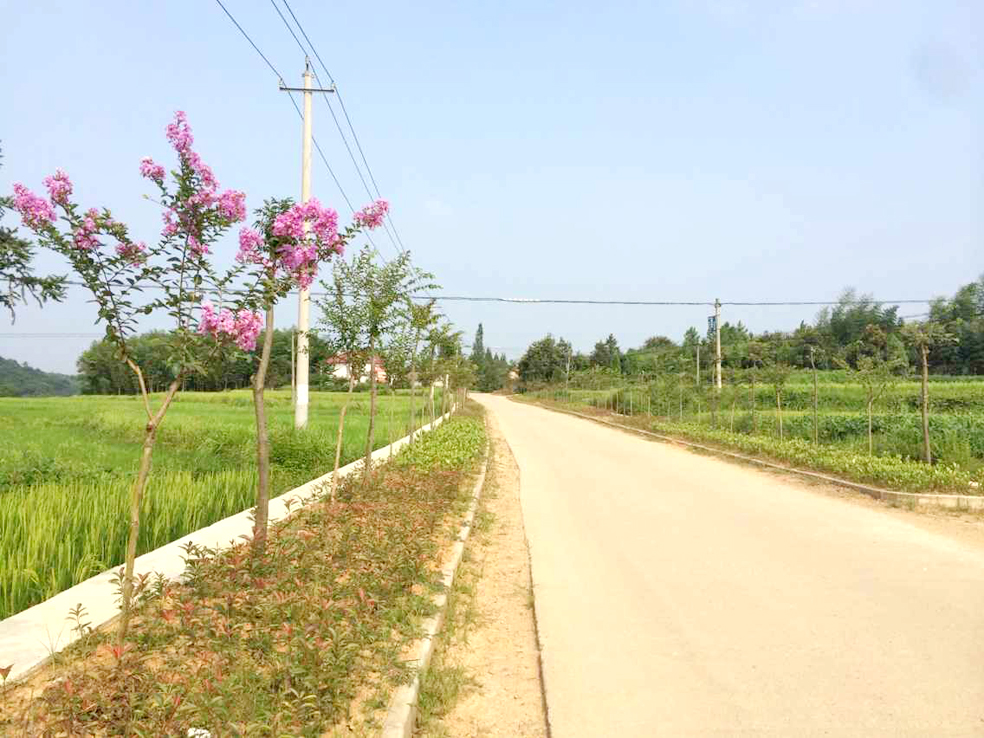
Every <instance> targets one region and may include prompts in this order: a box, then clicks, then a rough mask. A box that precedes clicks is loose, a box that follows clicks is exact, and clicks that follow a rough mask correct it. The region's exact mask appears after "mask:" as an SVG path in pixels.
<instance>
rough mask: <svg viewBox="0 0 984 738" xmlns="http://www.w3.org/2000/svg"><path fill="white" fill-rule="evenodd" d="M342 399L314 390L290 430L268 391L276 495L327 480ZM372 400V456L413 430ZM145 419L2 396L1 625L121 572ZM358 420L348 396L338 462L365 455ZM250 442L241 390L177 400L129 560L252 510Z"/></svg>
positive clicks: (80, 401) (110, 402)
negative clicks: (304, 420) (302, 419)
mask: <svg viewBox="0 0 984 738" xmlns="http://www.w3.org/2000/svg"><path fill="white" fill-rule="evenodd" d="M344 400H345V395H344V393H329V392H314V393H312V394H311V408H310V424H309V427H308V429H307V430H306V431H305V432H303V433H296V432H295V431H294V430H293V420H292V418H293V415H292V408H291V396H290V391H289V390H286V391H268V392H267V408H268V415H269V424H270V441H271V447H270V453H271V466H272V475H271V476H272V490H271V493H272V496H275V495H278V494H281V493H283V492H285V491H287V490H289V489H292V488H293V487H296V486H298V485H300V484H303V483H304V482H306V481H308V480H310V479H312V478H314V477H316V476H319V475H321V474H324V473H326V472H328V471H330V470H331V469H332V467H333V464H334V452H335V439H336V433H337V430H338V416H339V413H340V410H341V407H342V405H343V403H344ZM378 402H379V407H378V411H377V416H376V433H375V437H376V442H375V447H376V448H380V447H382V446H385V445H387V444H388V443H389V442H390V441H391V440H396V439H398V438H400V437H402V436H403V435H405V434H406V433H407V432H408V429H409V427H410V418H409V396H408V395H407V394H406V392H400V393H397V394H391V395H385V394H382V393H381V394H380V396H379V399H378ZM436 402H438V403H439V402H440V398H439V397H438V398H437V400H436ZM416 408H417V413H418V417H417V421H418V422H417V424H418V425H420V424H422V423H426V422H428V421H429V416H427V417H423V416H424V406H423V402H422V400H421V398H419V397H418V398H417V401H416ZM438 412H440V410H439V406H438ZM144 417H145V416H144V411H143V408H142V405H141V401H140V399H139V398H138V397H133V396H110V397H106V396H85V397H65V398H45V399H20V398H0V560H2V561H3V562H4V566H3V568H2V569H0V619H2V618H5V617H8V616H10V615H13V614H14V613H16V612H19V611H20V610H22V609H24V608H26V607H29V606H31V605H33V604H36V603H37V602H40V601H42V600H44V599H46V598H48V597H50V596H52V595H54V594H56V593H58V592H60V591H61V590H63V589H65V588H67V587H70V586H72V585H73V584H76V583H78V582H80V581H83V580H84V579H86V578H87V577H89V576H92V575H93V574H96V573H98V572H100V571H103V570H105V569H107V568H109V567H111V566H115V565H117V564H120V563H121V562H122V560H123V552H124V549H125V544H126V536H127V519H128V517H127V513H126V511H127V509H128V499H129V491H130V485H131V483H132V481H133V476H134V473H135V470H136V468H137V462H138V456H139V451H140V442H141V437H142V424H143V422H144ZM368 420H369V396H368V394H365V393H355V394H354V395H353V401H352V405H351V406H350V408H349V410H348V413H347V415H346V419H345V432H344V438H343V445H342V464H346V463H348V462H351V461H354V460H355V459H357V458H359V457H361V456H362V454H363V453H364V451H365V443H366V432H367V427H368ZM254 438H255V434H254V428H253V406H252V397H251V393H250V392H249V391H246V390H240V391H231V392H224V393H193V392H188V393H182V394H179V395H178V398H177V400H176V401H175V403H174V406H173V408H172V409H171V411H170V412H169V413H168V415H167V417H166V418H165V420H164V423H163V425H162V426H161V430H160V435H159V439H160V440H159V442H158V444H157V447H156V449H155V453H154V468H153V472H152V475H151V479H150V483H149V487H148V491H147V495H146V497H145V499H144V509H143V513H142V522H141V529H140V540H139V544H138V554H140V553H144V552H146V551H150V550H153V549H154V548H156V547H158V546H161V545H163V544H165V543H168V542H170V541H172V540H175V539H176V538H179V537H181V536H182V535H185V534H186V533H189V532H191V531H193V530H196V529H198V528H201V527H203V526H205V525H208V524H210V523H212V522H215V521H217V520H220V519H222V518H224V517H227V516H229V515H232V514H234V513H237V512H240V511H242V510H244V509H246V508H248V507H250V506H251V505H252V503H253V499H254V495H255V484H256V472H255V456H254V455H255V446H254Z"/></svg>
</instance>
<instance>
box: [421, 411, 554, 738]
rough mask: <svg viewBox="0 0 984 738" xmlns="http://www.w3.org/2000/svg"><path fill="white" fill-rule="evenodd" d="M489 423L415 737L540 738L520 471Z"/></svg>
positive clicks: (544, 729)
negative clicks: (469, 525)
mask: <svg viewBox="0 0 984 738" xmlns="http://www.w3.org/2000/svg"><path fill="white" fill-rule="evenodd" d="M487 417H488V423H489V437H490V439H491V441H492V447H491V453H492V459H491V464H490V469H489V477H488V480H487V481H486V485H485V489H484V491H483V493H482V500H481V503H480V507H479V512H478V517H477V519H476V521H477V522H476V527H475V529H474V530H473V531H472V536H471V538H470V539H469V541H468V544H467V546H466V548H465V557H464V559H463V561H462V564H461V568H460V569H459V571H458V576H457V578H456V579H455V587H454V590H453V592H452V594H451V597H450V598H449V610H448V617H447V620H446V622H445V626H444V631H443V633H442V635H441V642H440V645H439V648H438V651H437V653H436V654H435V657H434V660H433V662H432V664H431V668H430V670H429V674H428V677H427V682H426V683H425V686H424V693H423V694H422V696H421V712H420V714H421V728H420V730H419V731H418V732H417V733H416V734H417V735H421V736H428V737H435V736H454V737H455V738H459V736H460V737H462V738H470V737H476V738H477V737H478V736H524V737H526V738H538V737H540V736H543V737H545V736H546V735H547V727H546V716H545V712H544V704H543V692H542V688H541V682H540V660H539V659H540V656H539V648H538V645H537V636H536V625H535V619H534V611H533V594H532V589H531V581H530V564H529V552H528V548H527V543H526V534H525V530H524V527H523V514H522V509H521V507H520V499H519V467H518V466H517V465H516V460H515V459H514V457H513V454H512V451H511V450H510V448H509V444H508V443H507V442H506V439H505V437H504V436H503V435H502V432H501V431H500V429H499V426H498V423H497V421H496V418H495V416H494V415H493V414H492V413H489V414H488V416H487Z"/></svg>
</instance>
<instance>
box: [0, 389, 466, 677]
mask: <svg viewBox="0 0 984 738" xmlns="http://www.w3.org/2000/svg"><path fill="white" fill-rule="evenodd" d="M453 412H454V408H453V407H452V409H451V411H450V412H448V413H446V414H445V415H442V416H441V417H439V418H437V419H436V420H435V421H434V422H433V423H429V424H427V425H425V426H422V427H421V428H418V429H417V430H416V431H414V432H413V433H411V434H410V435H408V436H404V437H403V438H401V439H400V440H398V441H395V442H394V443H393V444H392V446H390V445H386V446H383V447H382V448H380V449H377V450H376V451H373V453H372V459H373V461H380V460H385V459H386V458H388V457H389V455H390V449H391V448H392V452H393V453H396V452H397V451H398V450H400V449H401V448H402V447H403V446H405V445H406V444H408V443H409V442H410V440H411V438H416V437H418V436H420V435H422V434H423V433H426V432H427V431H430V430H432V429H433V428H436V427H437V426H439V425H440V424H441V423H442V422H443V421H445V420H446V419H448V418H449V417H450V416H451V414H452V413H453ZM361 468H362V459H360V460H358V461H353V462H352V463H351V464H346V465H345V466H343V467H341V468H340V469H339V470H338V473H339V476H342V477H344V476H346V475H348V474H351V473H352V472H355V471H358V470H359V469H361ZM331 476H332V472H328V473H327V474H323V475H322V476H320V477H318V478H317V479H312V480H311V481H310V482H306V483H305V484H302V485H301V486H300V487H296V488H294V489H292V490H290V491H288V492H285V493H284V494H282V495H280V496H279V497H275V498H274V499H272V500H270V517H269V521H268V525H271V524H273V523H275V522H277V521H279V520H283V519H284V518H286V517H287V516H288V514H289V513H290V512H291V511H293V510H297V509H299V508H300V507H301V506H302V505H303V504H304V503H305V502H306V501H308V500H309V498H310V497H311V496H312V495H314V494H315V493H316V492H317V491H319V490H320V489H321V488H323V487H324V486H325V485H326V484H328V483H329V482H330V481H331ZM252 511H253V508H249V509H247V510H243V511H242V512H240V513H236V514H235V515H231V516H230V517H228V518H224V519H223V520H219V521H218V522H215V523H212V524H211V525H208V526H206V527H204V528H200V529H199V530H196V531H195V532H193V533H189V534H188V535H185V536H182V537H181V538H178V539H177V540H175V541H172V542H171V543H168V544H165V545H163V546H161V547H160V548H156V549H154V550H153V551H148V552H147V553H145V554H143V555H142V556H138V557H137V560H136V562H135V565H134V569H133V573H134V576H140V575H143V574H148V575H151V576H153V575H157V574H160V575H162V576H164V577H165V578H167V579H171V580H176V579H179V578H180V577H181V576H182V575H183V574H184V571H185V551H184V550H183V548H182V547H184V546H187V544H189V543H191V544H194V545H196V546H201V547H204V548H210V549H224V548H229V547H231V546H233V545H235V544H236V543H238V542H240V541H241V540H242V539H243V538H247V537H249V536H251V535H252V533H253V520H252ZM119 568H120V567H119V566H114V567H113V568H112V569H108V570H106V571H104V572H102V573H101V574H96V575H95V576H93V577H90V578H89V579H86V580H85V581H84V582H80V583H79V584H76V585H75V586H73V587H69V588H68V589H66V590H64V591H62V592H59V593H58V594H56V595H54V596H53V597H50V598H48V599H47V600H45V601H44V602H40V603H38V604H37V605H34V606H33V607H29V608H27V609H26V610H22V611H21V612H19V613H17V614H15V615H11V616H10V617H9V618H7V619H5V620H2V621H0V666H6V665H7V664H12V665H13V668H12V669H11V671H10V674H9V681H11V682H12V681H14V680H17V679H21V678H23V677H26V676H28V675H30V674H31V673H32V672H34V671H35V670H36V669H38V668H40V667H42V666H44V664H45V663H47V662H48V660H49V659H50V658H51V657H52V656H53V655H54V654H56V653H58V652H59V651H61V650H62V649H64V648H67V647H68V646H69V645H71V644H72V643H74V642H75V641H76V640H78V638H79V634H77V633H75V632H73V631H72V630H71V628H72V625H71V624H70V622H69V620H68V612H69V610H70V609H72V608H74V607H75V606H76V605H79V604H81V605H82V606H83V607H84V608H85V617H84V620H85V621H86V622H89V623H90V624H91V626H92V627H93V628H99V627H101V626H103V625H105V624H106V623H108V622H110V621H111V620H113V619H114V618H115V617H116V616H117V615H119V612H120V609H119V604H118V602H117V595H116V588H115V587H114V585H113V578H114V576H115V575H116V572H117V571H118V570H119Z"/></svg>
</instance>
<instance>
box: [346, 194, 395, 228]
mask: <svg viewBox="0 0 984 738" xmlns="http://www.w3.org/2000/svg"><path fill="white" fill-rule="evenodd" d="M387 212H389V203H388V202H386V200H376V202H374V203H372V204H371V205H366V206H365V207H364V208H362V210H360V211H359V212H357V213H356V214H355V217H354V218H353V220H354V221H355V223H356V224H357V225H360V226H364V227H366V228H379V226H381V225H382V224H383V218H385V217H386V213H387Z"/></svg>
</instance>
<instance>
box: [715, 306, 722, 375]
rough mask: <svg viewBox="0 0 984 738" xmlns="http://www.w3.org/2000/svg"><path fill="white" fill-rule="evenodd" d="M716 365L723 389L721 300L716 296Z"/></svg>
mask: <svg viewBox="0 0 984 738" xmlns="http://www.w3.org/2000/svg"><path fill="white" fill-rule="evenodd" d="M714 343H715V355H714V365H715V368H716V369H717V388H718V392H720V391H721V301H720V300H718V299H717V298H714Z"/></svg>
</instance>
